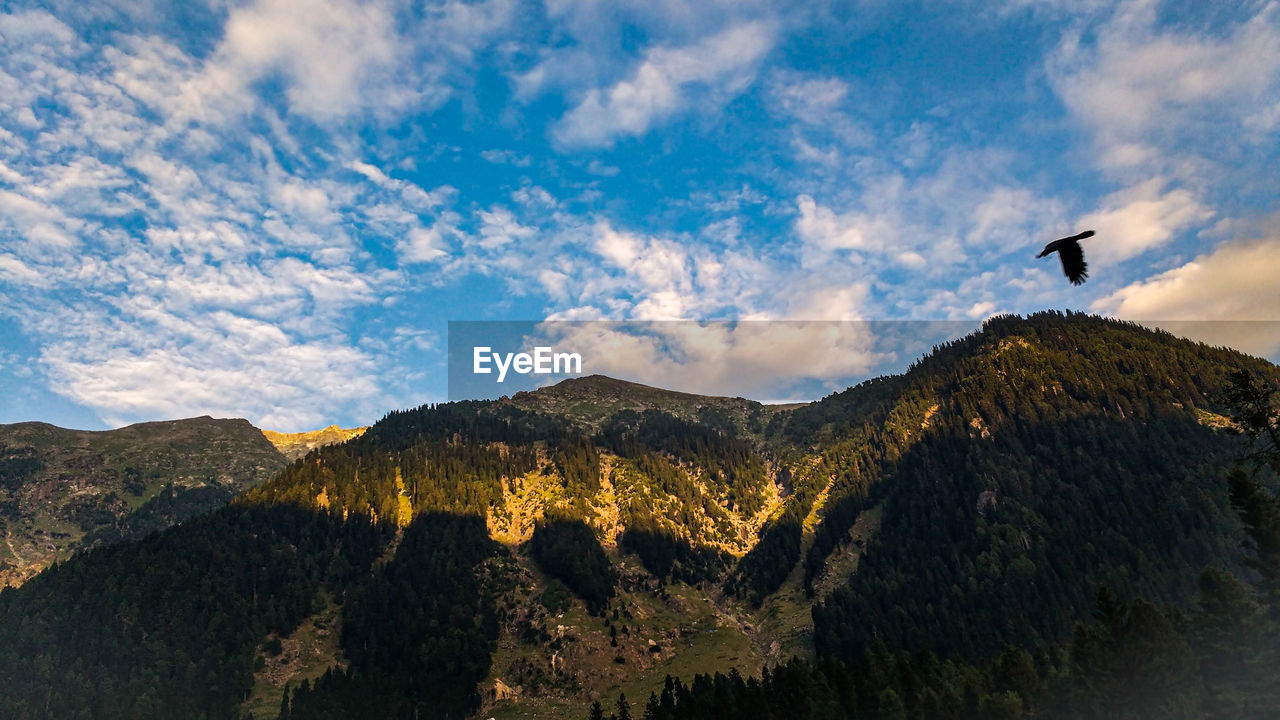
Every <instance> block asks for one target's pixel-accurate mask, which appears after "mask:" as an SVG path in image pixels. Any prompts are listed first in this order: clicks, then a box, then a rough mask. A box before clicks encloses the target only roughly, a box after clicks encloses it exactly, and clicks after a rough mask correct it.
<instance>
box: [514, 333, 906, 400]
mask: <svg viewBox="0 0 1280 720" xmlns="http://www.w3.org/2000/svg"><path fill="white" fill-rule="evenodd" d="M559 319H569V318H559ZM575 319H593V318H591V317H583V318H575ZM539 335H540V339H539V340H538V342H540V343H541V342H547V343H552V344H554V345H555V346H556V347H572V348H575V349H577V348H581V349H582V350H581V351H582V354H583V368H584V369H586V370H587V371H588V372H591V373H602V374H605V375H609V376H611V377H617V378H624V379H628V380H633V381H636V382H641V383H645V384H650V385H657V386H659V387H663V388H669V389H673V390H681V391H684V392H693V393H701V394H710V395H729V396H745V397H755V398H770V397H776V394H777V393H780V392H782V393H785V392H786V391H787V388H788V387H791V386H795V385H797V384H799V383H803V382H804V381H807V380H819V381H832V380H835V379H838V378H848V377H850V376H858V375H864V374H866V373H867V372H868V371H869V370H870V369H871V368H873V367H874V366H876V365H877V364H879V363H881V362H883V361H885V360H886V359H888V358H889V357H890V355H889V354H888V353H886V352H885V351H884V350H883V349H881V348H878V347H877V346H876V337H875V333H874V332H873V331H872V326H871V325H870V324H867V323H857V322H822V321H818V322H811V321H781V322H779V321H767V322H755V321H743V322H734V323H722V322H638V323H634V322H627V323H616V322H586V323H562V322H555V321H548V322H547V323H544V324H543V325H542V326H540V327H539Z"/></svg>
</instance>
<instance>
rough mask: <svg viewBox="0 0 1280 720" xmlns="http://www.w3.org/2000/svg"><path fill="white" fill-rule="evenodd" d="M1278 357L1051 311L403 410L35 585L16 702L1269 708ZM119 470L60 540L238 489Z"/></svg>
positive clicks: (978, 714)
mask: <svg viewBox="0 0 1280 720" xmlns="http://www.w3.org/2000/svg"><path fill="white" fill-rule="evenodd" d="M1233 373H1235V374H1234V375H1233ZM1277 378H1280V374H1278V373H1277V371H1276V368H1274V367H1273V366H1270V365H1268V364H1266V363H1264V362H1262V361H1259V360H1256V359H1252V358H1248V357H1245V356H1243V355H1240V354H1239V353H1235V352H1232V351H1229V350H1225V349H1221V348H1211V347H1206V346H1203V345H1197V344H1194V343H1190V342H1186V341H1183V340H1178V339H1176V338H1173V337H1172V336H1169V335H1167V334H1164V333H1159V332H1151V331H1148V330H1145V329H1142V328H1139V327H1137V326H1134V325H1131V324H1127V323H1121V322H1115V321H1106V320H1101V319H1098V318H1091V317H1086V316H1081V315H1076V314H1067V315H1062V314H1059V313H1042V314H1039V315H1036V316H1033V317H1031V318H1027V319H1020V318H997V319H994V320H992V321H990V322H988V323H987V325H986V326H985V327H984V329H983V331H982V332H980V333H976V334H974V335H972V336H969V337H966V338H963V339H960V340H958V341H955V342H953V343H948V344H947V345H945V346H940V347H938V348H935V351H934V353H933V354H931V355H930V356H928V357H926V358H923V359H922V360H920V361H919V362H917V363H916V364H915V365H913V366H912V367H911V368H910V369H909V370H908V371H907V372H906V373H904V374H902V375H899V376H894V377H890V378H883V379H880V380H876V381H871V382H867V383H863V384H862V385H859V386H858V387H855V388H851V389H849V390H846V391H844V392H841V393H837V394H835V395H832V396H830V397H828V398H826V399H824V400H823V401H821V402H818V403H814V404H812V405H808V406H803V407H799V408H794V409H790V410H777V409H764V408H762V407H761V406H758V405H755V404H753V403H750V402H749V401H745V400H740V399H716V398H702V397H700V396H695V395H684V394H679V393H665V391H657V390H653V389H638V386H633V385H630V384H627V383H617V382H615V381H610V380H608V379H605V378H586V379H583V380H581V381H577V382H575V383H565V384H563V385H561V386H557V387H556V388H550V389H548V390H546V391H539V392H537V393H529V394H522V395H519V396H517V397H516V398H512V399H510V400H505V401H497V402H467V403H447V404H441V405H430V406H424V407H421V408H417V409H414V410H407V411H400V412H393V413H390V414H389V415H388V416H387V417H386V418H384V419H383V420H382V421H380V422H379V423H377V424H375V425H374V426H372V427H370V428H369V430H368V431H367V432H365V433H364V434H363V435H361V436H360V437H358V438H354V439H351V440H349V441H347V442H345V443H342V444H335V445H330V446H325V447H320V448H316V449H314V450H312V451H311V452H309V453H308V454H307V455H306V456H305V457H302V458H300V459H299V460H297V461H295V462H294V463H293V464H292V465H290V466H288V467H286V468H284V469H283V470H281V471H280V472H279V473H277V474H276V475H275V476H274V477H273V478H271V479H270V480H269V481H268V482H266V483H264V484H262V485H261V486H260V487H257V488H255V489H252V490H249V491H248V492H245V493H243V494H242V495H240V496H239V498H238V499H237V500H235V501H234V502H233V503H232V506H231V507H230V508H228V509H225V510H222V511H220V512H218V513H215V514H213V515H209V516H205V517H202V518H199V519H196V520H191V521H188V522H186V523H184V524H183V525H181V526H180V527H177V528H172V529H169V530H166V531H163V532H160V533H152V534H150V535H148V536H147V537H144V538H142V539H141V540H134V541H130V542H125V543H121V544H118V545H115V546H113V547H111V548H105V549H99V550H96V551H93V552H88V553H84V554H81V555H78V556H76V557H74V558H72V559H70V560H68V561H67V562H65V563H63V564H61V565H58V566H57V567H55V568H54V569H52V570H50V571H48V572H46V573H43V574H42V575H40V576H39V577H38V578H37V579H36V580H34V581H32V582H31V583H29V584H28V585H27V586H24V587H22V588H19V589H17V590H9V591H6V592H4V593H0V687H5V688H10V687H14V688H18V691H17V692H15V693H12V696H11V697H10V696H5V697H3V698H0V703H9V704H8V705H3V704H0V716H16V717H33V718H38V717H71V718H74V717H114V716H121V717H125V716H128V717H166V716H191V717H199V716H201V714H203V716H204V717H209V718H214V717H225V718H235V720H242V718H240V717H238V715H242V714H243V712H244V710H245V709H246V708H252V709H253V712H254V713H255V714H256V715H258V716H262V715H263V713H264V710H265V711H267V712H266V715H267V716H270V717H277V716H278V717H283V718H296V719H298V720H302V719H304V718H318V717H334V716H343V717H406V718H407V717H442V718H443V717H448V718H453V717H468V716H472V715H474V714H476V713H481V716H484V717H488V716H489V713H490V711H492V714H493V715H494V716H495V717H515V716H536V717H554V716H564V714H565V713H566V712H569V711H570V710H569V709H572V712H573V713H583V714H586V713H588V712H589V711H588V709H587V707H586V705H587V704H588V703H583V702H581V701H580V698H581V697H583V696H584V695H585V696H587V697H599V698H600V705H599V710H598V715H599V716H601V717H608V716H609V714H613V715H614V716H616V717H621V716H623V715H624V714H625V715H629V716H630V717H635V718H637V719H638V718H642V717H643V718H684V717H689V718H700V717H717V718H719V717H736V716H741V717H744V718H775V717H788V718H791V717H798V718H806V717H815V718H816V717H823V718H826V717H848V718H906V717H912V718H917V717H918V718H1018V717H1041V718H1057V717H1062V718H1094V717H1097V718H1102V717H1156V716H1159V717H1184V718H1208V717H1263V716H1265V713H1266V712H1267V710H1266V708H1272V707H1274V706H1275V701H1276V698H1280V688H1278V687H1277V685H1276V682H1275V680H1274V678H1275V677H1277V673H1276V672H1275V670H1276V668H1277V667H1278V665H1277V661H1278V660H1280V657H1277V656H1276V651H1275V648H1276V647H1280V643H1278V642H1277V641H1278V640H1280V506H1278V505H1277V503H1276V500H1275V498H1274V496H1273V494H1272V490H1273V489H1274V488H1275V487H1276V485H1277V482H1276V472H1277V471H1280V467H1278V466H1280V458H1278V457H1277V454H1276V451H1275V447H1276V446H1277V443H1276V438H1275V435H1276V431H1275V427H1276V425H1275V410H1274V408H1275V397H1274V391H1273V389H1272V386H1273V384H1274V383H1275V381H1276V379H1277ZM628 393H633V394H634V395H635V398H634V399H628ZM664 402H669V403H670V407H663V406H662V403H664ZM1233 428H1238V429H1239V430H1240V431H1241V432H1236V431H1235V430H1233ZM22 447H27V446H25V445H24V446H22ZM15 448H16V449H15ZM1240 456H1244V457H1245V458H1246V461H1245V462H1244V463H1243V464H1242V465H1240V466H1239V467H1235V459H1236V458H1237V457H1240ZM108 464H109V463H108ZM47 465H48V462H47V460H45V459H44V458H43V456H39V455H35V454H32V453H30V452H28V451H26V450H22V449H21V448H19V447H18V446H16V445H15V446H12V447H9V446H6V449H5V450H4V453H3V458H0V482H3V483H6V485H5V487H8V486H10V485H19V484H18V483H16V481H13V480H12V478H14V477H18V476H22V477H28V476H29V475H30V474H31V473H41V472H46V467H47ZM1233 468H1234V469H1233ZM118 475H119V486H118V488H117V487H116V486H112V489H111V492H110V493H106V492H103V493H97V494H93V496H91V497H90V496H89V494H86V497H85V498H83V499H80V500H77V501H75V503H73V504H70V505H68V506H67V508H66V510H65V512H63V514H62V515H61V516H59V518H58V524H57V525H56V526H55V525H50V527H49V528H47V529H46V532H49V533H55V532H61V533H68V532H71V531H75V532H80V530H79V529H78V528H80V527H81V526H83V527H90V528H95V527H97V524H98V523H99V521H100V520H101V519H102V518H103V517H104V513H116V512H117V510H118V509H120V508H128V509H129V510H130V512H131V513H132V517H133V520H132V521H130V522H129V523H123V522H113V523H111V524H110V528H108V529H107V530H103V529H100V528H99V529H93V530H90V533H98V535H96V536H95V537H97V538H100V539H101V541H102V542H104V543H105V542H107V541H108V540H110V541H113V542H114V541H119V540H128V539H129V538H131V537H137V536H138V535H143V534H145V533H150V532H152V530H153V529H154V528H156V527H158V526H160V525H162V524H163V523H164V520H163V518H166V517H171V516H173V515H176V514H180V513H182V512H186V511H187V510H186V509H185V508H186V507H187V506H188V504H190V505H198V504H199V503H201V502H205V499H202V498H201V497H200V496H198V495H194V494H192V493H196V492H197V490H194V489H191V488H187V487H186V486H185V485H183V484H181V483H175V484H174V485H173V486H172V487H166V484H165V483H164V482H161V480H162V478H160V477H158V476H155V477H153V476H151V475H149V471H147V470H145V469H142V468H141V466H139V465H137V464H133V463H130V464H129V465H127V466H122V467H121V468H120V469H119V472H118ZM20 486H21V487H26V482H25V481H23V483H21V484H20ZM200 492H203V491H200ZM6 497H7V496H6ZM208 501H210V502H213V501H214V499H212V498H210V499H208ZM117 517H118V515H117ZM153 517H154V518H156V520H155V521H154V522H152V521H151V520H149V518H153ZM109 533H114V534H110V536H109V537H108V535H109ZM44 537H55V536H53V535H47V536H44ZM490 538H502V539H503V541H504V542H505V543H506V545H505V546H503V545H498V544H497V543H495V542H493V541H491V539H490ZM1242 543H1243V545H1242ZM0 547H2V546H0ZM4 549H5V550H8V548H7V547H5V548H4ZM15 549H16V550H18V551H19V553H20V551H21V550H22V548H15ZM0 557H3V558H8V557H13V552H12V551H10V552H9V553H8V554H7V555H0ZM637 561H638V562H637ZM810 620H811V621H812V622H811V623H810ZM317 622H322V623H323V624H324V626H325V627H326V628H328V627H334V628H337V627H340V628H341V631H340V638H338V640H337V641H336V642H335V643H334V644H333V645H332V646H331V647H330V649H329V651H328V652H327V653H324V654H321V655H320V656H318V658H317V659H316V660H315V661H314V663H313V664H312V665H309V666H308V667H307V668H306V670H305V671H303V670H301V669H298V670H296V671H295V670H290V671H289V672H288V673H285V672H284V671H281V674H280V678H283V677H284V676H285V675H287V676H288V677H291V678H292V684H291V686H290V687H289V689H288V690H287V691H284V690H273V691H271V692H266V691H264V690H263V689H262V682H261V681H262V678H263V677H266V676H267V674H268V673H269V672H271V671H273V668H276V666H277V665H280V664H281V663H282V661H279V660H277V659H278V658H281V657H284V656H286V655H288V654H289V652H291V650H290V648H291V647H292V646H293V644H295V643H296V642H298V641H297V640H295V639H293V638H294V634H295V633H300V634H307V633H311V630H309V629H308V628H312V627H319V626H318V625H317V624H316V623H317ZM335 632H337V631H336V630H335ZM277 645H278V646H279V648H280V649H279V652H278V653H277ZM11 648H12V649H11ZM793 652H795V653H798V654H799V655H800V657H799V658H797V659H792V660H788V659H787V658H788V656H789V655H790V654H791V653H793ZM326 662H327V663H329V664H330V665H329V667H327V668H325V667H323V666H324V664H325V663H326ZM273 663H274V664H273ZM255 665H256V668H257V671H258V673H259V675H258V685H257V687H258V690H253V688H254V687H255V674H254V673H255ZM735 666H736V667H738V671H737V672H731V668H732V667H735ZM664 675H670V676H671V679H670V680H669V681H666V682H664V681H663V677H664ZM748 675H750V676H753V677H748ZM278 679H279V678H278ZM191 687H199V688H200V690H199V691H191V690H190V688H191ZM273 687H276V686H273ZM251 691H252V692H251ZM650 692H652V693H653V694H652V696H650ZM602 694H603V695H602ZM620 694H625V695H626V697H628V698H630V699H631V702H629V703H628V702H626V701H620V700H619V695H620ZM251 695H252V698H253V700H252V702H251V703H250V704H249V705H245V704H244V703H245V701H246V699H247V698H250V696H251ZM268 697H271V698H277V700H275V701H274V702H272V701H268V700H267V699H266V698H268ZM273 705H274V706H273ZM260 720H261V717H260Z"/></svg>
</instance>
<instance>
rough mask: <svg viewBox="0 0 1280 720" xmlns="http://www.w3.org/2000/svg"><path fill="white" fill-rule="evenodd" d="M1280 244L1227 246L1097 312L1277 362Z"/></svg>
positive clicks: (1132, 288) (1099, 304)
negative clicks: (1138, 321)
mask: <svg viewBox="0 0 1280 720" xmlns="http://www.w3.org/2000/svg"><path fill="white" fill-rule="evenodd" d="M1277 277H1280V238H1277V237H1271V238H1266V239H1263V240H1257V241H1253V242H1237V243H1228V244H1225V245H1222V246H1220V247H1218V248H1216V249H1214V250H1213V251H1212V252H1209V253H1206V254H1204V255H1202V256H1200V257H1197V258H1196V259H1195V260H1192V261H1191V262H1189V263H1186V264H1185V265H1182V266H1180V267H1177V268H1174V269H1172V270H1169V271H1166V272H1163V273H1160V274H1159V275H1156V276H1155V277H1152V278H1149V279H1147V280H1142V281H1139V282H1135V283H1133V284H1131V285H1128V286H1127V287H1124V288H1122V289H1120V290H1118V291H1116V292H1114V293H1112V294H1111V295H1108V296H1106V297H1104V298H1101V299H1099V300H1098V301H1096V302H1094V303H1093V305H1092V309H1093V310H1094V311H1096V312H1102V313H1106V314H1109V315H1114V316H1116V317H1121V318H1125V319H1129V320H1146V321H1159V322H1157V323H1156V324H1159V325H1161V326H1164V327H1166V328H1167V329H1169V330H1170V331H1172V332H1176V333H1178V334H1182V335H1186V336H1189V337H1193V338H1195V339H1199V340H1203V341H1206V342H1212V343H1215V344H1224V345H1230V346H1232V347H1237V348H1240V349H1242V350H1245V351H1246V352H1251V353H1255V354H1259V355H1266V356H1269V357H1271V358H1273V359H1274V358H1275V357H1276V354H1277V353H1278V352H1280V320H1278V319H1277V317H1276V309H1277V308H1280V283H1277V282H1276V278H1277Z"/></svg>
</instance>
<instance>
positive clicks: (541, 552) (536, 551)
mask: <svg viewBox="0 0 1280 720" xmlns="http://www.w3.org/2000/svg"><path fill="white" fill-rule="evenodd" d="M529 554H530V555H531V556H532V557H533V559H534V561H536V562H537V563H538V567H540V568H542V571H543V572H545V573H547V574H548V575H550V576H551V577H553V578H556V579H557V580H559V581H561V582H563V583H564V584H565V585H566V586H568V587H569V589H570V590H573V592H574V594H576V595H577V596H578V597H580V598H582V600H583V602H585V603H586V604H587V610H588V611H589V612H591V613H592V614H599V613H601V612H603V611H604V609H605V606H606V605H607V604H608V602H609V598H611V597H613V593H614V585H615V584H616V583H617V582H618V575H617V573H616V572H614V570H613V567H612V566H611V565H610V564H609V558H607V557H605V554H604V550H603V549H601V547H600V541H598V540H596V535H595V533H594V532H592V530H591V528H590V527H589V526H588V525H587V524H586V523H584V522H582V521H580V520H571V519H568V518H560V519H551V520H547V521H544V522H541V523H538V526H537V528H536V529H535V530H534V531H533V539H532V540H530V541H529Z"/></svg>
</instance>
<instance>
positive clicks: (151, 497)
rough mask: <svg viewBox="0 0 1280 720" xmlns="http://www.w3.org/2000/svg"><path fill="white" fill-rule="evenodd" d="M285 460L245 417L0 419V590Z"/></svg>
mask: <svg viewBox="0 0 1280 720" xmlns="http://www.w3.org/2000/svg"><path fill="white" fill-rule="evenodd" d="M284 464H285V461H284V458H283V457H282V456H281V455H280V453H278V452H277V451H276V450H275V448H274V447H272V445H271V443H270V442H268V441H267V439H266V438H265V437H263V435H262V433H261V432H260V431H259V430H258V429H257V428H255V427H253V426H252V425H250V424H249V423H248V422H247V421H245V420H215V419H213V418H208V417H202V418H192V419H190V420H173V421H167V422H154V423H140V424H138V425H130V426H128V427H124V428H120V429H119V430H109V431H105V432H88V431H80V430H64V429H62V428H58V427H54V426H52V425H46V424H43V423H19V424H15V425H0V547H2V548H4V552H3V554H2V555H0V558H3V557H5V556H7V559H0V587H2V586H4V585H18V584H21V583H22V582H23V581H25V580H26V579H27V578H29V577H31V576H33V575H35V574H36V573H37V572H39V571H40V570H42V569H44V568H45V567H48V566H49V565H50V564H52V563H53V562H55V561H57V560H61V559H65V558H67V557H70V556H71V554H72V553H73V552H75V551H76V550H79V549H83V548H87V547H94V546H97V545H101V544H106V543H114V542H119V541H121V540H133V539H140V538H142V537H144V536H145V535H147V534H148V533H150V532H154V531H156V530H161V529H164V528H167V527H169V526H171V525H174V524H176V523H179V522H182V521H183V520H186V519H188V518H192V517H196V516H198V515H203V514H205V513H208V512H211V511H213V510H215V509H217V508H219V507H222V506H223V505H226V504H227V502H228V501H229V500H230V499H231V498H232V497H233V496H234V495H235V494H236V493H239V492H241V491H243V490H245V489H246V488H249V487H253V486H255V485H258V484H260V483H262V482H263V481H265V480H266V479H267V478H268V477H270V476H271V474H272V473H274V472H276V471H277V470H279V469H280V468H281V467H283V466H284Z"/></svg>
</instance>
